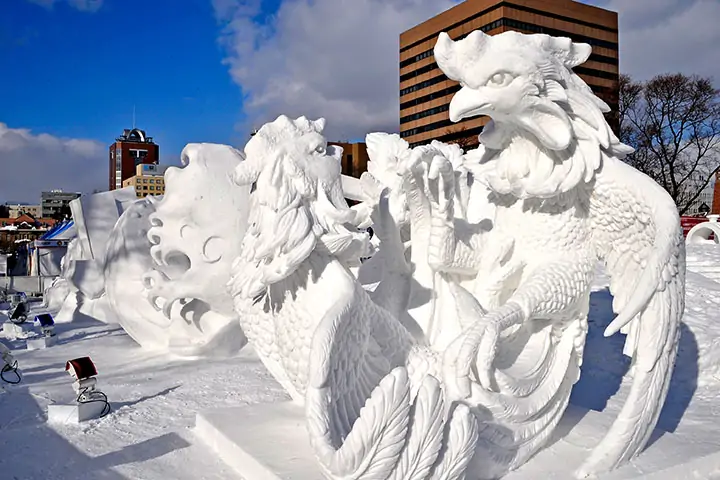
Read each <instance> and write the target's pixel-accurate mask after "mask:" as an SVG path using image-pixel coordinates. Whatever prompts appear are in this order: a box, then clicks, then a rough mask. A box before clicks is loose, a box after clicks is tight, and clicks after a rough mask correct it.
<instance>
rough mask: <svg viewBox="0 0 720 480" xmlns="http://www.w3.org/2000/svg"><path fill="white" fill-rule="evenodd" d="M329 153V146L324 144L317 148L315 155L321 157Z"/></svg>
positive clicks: (318, 145)
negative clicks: (317, 154)
mask: <svg viewBox="0 0 720 480" xmlns="http://www.w3.org/2000/svg"><path fill="white" fill-rule="evenodd" d="M326 151H327V146H326V145H325V144H324V143H318V144H317V145H316V146H315V153H319V154H320V155H324V154H325V152H326Z"/></svg>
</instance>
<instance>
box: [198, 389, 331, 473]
mask: <svg viewBox="0 0 720 480" xmlns="http://www.w3.org/2000/svg"><path fill="white" fill-rule="evenodd" d="M195 435H196V437H198V438H199V439H200V440H201V441H202V442H203V443H205V444H206V445H207V446H208V447H210V449H212V450H213V451H214V452H215V453H216V454H217V455H218V457H220V459H221V460H223V461H224V462H225V463H226V464H227V465H228V466H230V467H231V468H233V469H234V470H235V472H236V473H238V475H240V476H241V477H242V478H244V479H245V480H317V479H319V478H323V475H322V473H321V472H320V467H319V465H318V463H317V460H315V455H314V453H313V451H312V447H310V439H309V436H308V433H307V430H306V429H305V410H304V408H303V407H301V406H299V405H297V404H294V403H291V402H283V403H273V404H261V405H250V406H246V407H235V408H223V409H217V410H210V411H206V412H201V413H198V415H197V418H196V422H195Z"/></svg>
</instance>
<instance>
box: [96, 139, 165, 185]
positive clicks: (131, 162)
mask: <svg viewBox="0 0 720 480" xmlns="http://www.w3.org/2000/svg"><path fill="white" fill-rule="evenodd" d="M109 150H110V152H109V162H108V170H109V178H108V189H109V190H115V189H118V188H122V183H123V181H124V180H126V179H128V178H130V177H132V176H134V175H135V170H136V167H137V166H138V165H140V164H146V165H157V164H158V162H159V161H160V146H159V145H158V144H156V143H155V142H154V141H153V138H152V137H148V136H147V135H146V134H145V131H144V130H140V129H137V128H133V129H132V130H128V129H125V130H124V131H123V134H122V135H120V136H119V137H118V138H116V139H115V143H113V144H112V145H110V149H109Z"/></svg>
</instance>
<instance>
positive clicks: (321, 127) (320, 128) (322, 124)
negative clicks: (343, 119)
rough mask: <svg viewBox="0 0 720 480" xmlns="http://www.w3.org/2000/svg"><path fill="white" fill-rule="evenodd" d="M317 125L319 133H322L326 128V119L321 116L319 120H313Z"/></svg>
mask: <svg viewBox="0 0 720 480" xmlns="http://www.w3.org/2000/svg"><path fill="white" fill-rule="evenodd" d="M313 124H314V125H315V128H316V129H317V132H318V133H322V131H323V130H325V119H324V118H322V117H320V118H318V119H317V120H315V121H314V122H313Z"/></svg>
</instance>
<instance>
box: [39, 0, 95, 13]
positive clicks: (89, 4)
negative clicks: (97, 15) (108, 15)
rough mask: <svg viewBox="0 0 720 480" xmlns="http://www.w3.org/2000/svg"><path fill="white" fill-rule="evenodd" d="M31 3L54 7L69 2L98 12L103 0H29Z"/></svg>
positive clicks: (74, 5) (73, 5)
mask: <svg viewBox="0 0 720 480" xmlns="http://www.w3.org/2000/svg"><path fill="white" fill-rule="evenodd" d="M27 1H28V2H30V3H35V4H38V5H41V6H43V7H45V8H52V7H53V6H55V4H58V3H67V4H68V5H70V6H71V7H73V8H76V9H78V10H80V11H81V12H97V11H98V10H99V9H100V7H102V5H103V0H27Z"/></svg>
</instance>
